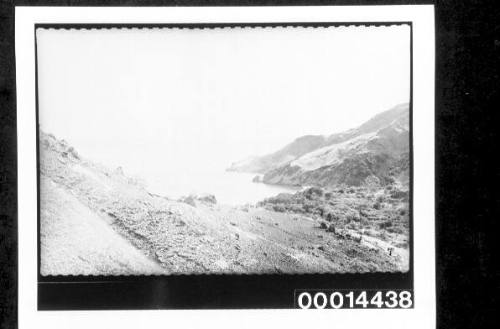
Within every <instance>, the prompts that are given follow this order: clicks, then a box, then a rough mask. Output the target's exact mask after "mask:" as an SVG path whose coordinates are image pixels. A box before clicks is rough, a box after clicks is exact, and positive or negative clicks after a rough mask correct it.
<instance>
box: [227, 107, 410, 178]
mask: <svg viewBox="0 0 500 329" xmlns="http://www.w3.org/2000/svg"><path fill="white" fill-rule="evenodd" d="M408 163H409V105H408V104H407V103H406V104H400V105H398V106H395V107H393V108H391V109H390V110H387V111H384V112H382V113H379V114H377V115H375V116H374V117H372V118H371V119H370V120H368V121H366V122H365V123H363V124H362V125H360V126H359V127H357V128H354V129H350V130H347V131H345V132H342V133H337V134H332V135H330V136H320V135H308V136H303V137H299V138H297V139H296V140H295V141H293V142H292V143H290V144H288V145H287V146H285V147H284V148H282V149H281V150H278V151H277V152H275V153H271V154H268V155H265V156H262V157H254V158H250V159H248V160H246V161H242V162H238V163H233V164H232V166H231V167H230V168H229V169H228V170H232V171H239V172H255V173H260V174H264V176H263V180H262V181H263V182H265V183H270V184H281V185H311V186H322V187H331V186H336V185H339V184H345V185H349V186H358V185H365V184H375V185H386V184H389V183H394V182H398V183H400V184H402V185H407V183H408Z"/></svg>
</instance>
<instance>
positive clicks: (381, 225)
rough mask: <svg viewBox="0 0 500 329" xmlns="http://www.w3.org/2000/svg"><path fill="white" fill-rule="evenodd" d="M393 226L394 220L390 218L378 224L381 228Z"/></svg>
mask: <svg viewBox="0 0 500 329" xmlns="http://www.w3.org/2000/svg"><path fill="white" fill-rule="evenodd" d="M391 226H392V222H391V221H390V220H387V221H385V222H382V223H379V224H378V227H380V228H381V229H386V228H388V227H391Z"/></svg>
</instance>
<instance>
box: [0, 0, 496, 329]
mask: <svg viewBox="0 0 500 329" xmlns="http://www.w3.org/2000/svg"><path fill="white" fill-rule="evenodd" d="M14 3H15V4H18V5H88V6H91V5H104V4H105V5H138V4H145V5H226V4H227V5H280V4H285V5H294V4H295V5H326V4H332V5H333V4H340V5H345V4H350V5H355V4H365V5H366V4H414V3H430V2H429V1H366V0H365V1H314V0H313V1H220V0H215V1H203V2H201V1H155V0H153V1H134V0H131V1H116V0H112V1H58V0H52V1H50V0H48V1H6V0H0V21H1V24H0V31H1V32H0V115H1V117H0V127H1V129H0V136H1V137H0V138H1V144H0V202H1V207H0V234H1V237H0V238H1V240H0V262H1V263H2V266H1V267H0V289H1V296H0V304H1V308H0V327H1V328H15V327H16V326H17V188H16V185H17V173H16V170H17V169H16V168H17V167H16V156H17V155H16V113H15V56H14V8H13V4H14ZM495 4H496V2H495V1H456V0H455V1H454V0H447V1H436V51H437V56H436V211H437V213H436V214H437V218H436V233H437V250H436V251H437V263H436V267H437V291H436V293H437V302H438V309H437V312H438V327H440V328H490V327H495V325H494V324H495V323H496V322H497V321H494V319H495V318H496V317H494V315H495V314H494V313H495V312H496V310H497V308H498V307H497V300H498V297H497V293H498V286H499V282H500V281H499V271H498V266H497V264H496V263H497V262H496V259H495V258H496V257H495V256H498V254H497V253H496V250H495V248H493V246H494V239H495V238H496V234H497V232H498V225H497V221H498V219H499V216H498V210H499V209H498V208H499V200H500V197H499V192H498V187H497V186H498V185H497V182H498V176H499V170H498V169H499V168H498V163H497V162H496V160H495V155H496V154H497V153H498V152H497V149H498V146H497V145H496V144H497V140H498V138H497V136H498V135H497V133H496V132H497V130H498V128H497V127H498V126H497V125H496V123H497V122H498V107H497V106H496V105H497V100H498V74H499V72H498V70H499V69H498V67H499V66H500V65H499V63H498V58H499V55H500V54H499V52H500V51H499V50H500V36H499V27H498V21H499V11H498V9H497V6H495ZM21 174H22V173H21ZM495 240H496V239H495ZM495 242H496V241H495ZM159 298H161V296H160V297H159Z"/></svg>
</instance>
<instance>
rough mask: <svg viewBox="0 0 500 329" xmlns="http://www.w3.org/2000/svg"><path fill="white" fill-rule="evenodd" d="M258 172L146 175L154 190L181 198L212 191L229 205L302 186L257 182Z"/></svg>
mask: <svg viewBox="0 0 500 329" xmlns="http://www.w3.org/2000/svg"><path fill="white" fill-rule="evenodd" d="M255 176H256V175H255V174H248V173H236V172H228V171H225V170H214V171H204V172H187V171H186V172H175V173H161V174H156V175H154V177H145V178H146V181H147V185H148V190H149V191H151V192H152V193H156V194H159V195H163V196H167V197H169V198H172V199H178V198H179V197H181V196H187V195H189V194H205V193H208V194H212V195H215V197H216V199H217V202H218V203H220V204H227V205H243V204H247V203H250V204H254V203H256V202H258V201H261V200H263V199H265V198H268V197H271V196H275V195H277V194H279V193H294V192H296V191H297V190H298V189H294V188H289V187H282V186H276V185H267V184H264V183H254V182H252V179H253V178H254V177H255Z"/></svg>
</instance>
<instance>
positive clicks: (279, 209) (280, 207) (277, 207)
mask: <svg viewBox="0 0 500 329" xmlns="http://www.w3.org/2000/svg"><path fill="white" fill-rule="evenodd" d="M273 210H274V211H277V212H285V210H286V209H285V207H283V206H282V205H279V204H275V205H274V206H273Z"/></svg>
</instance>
